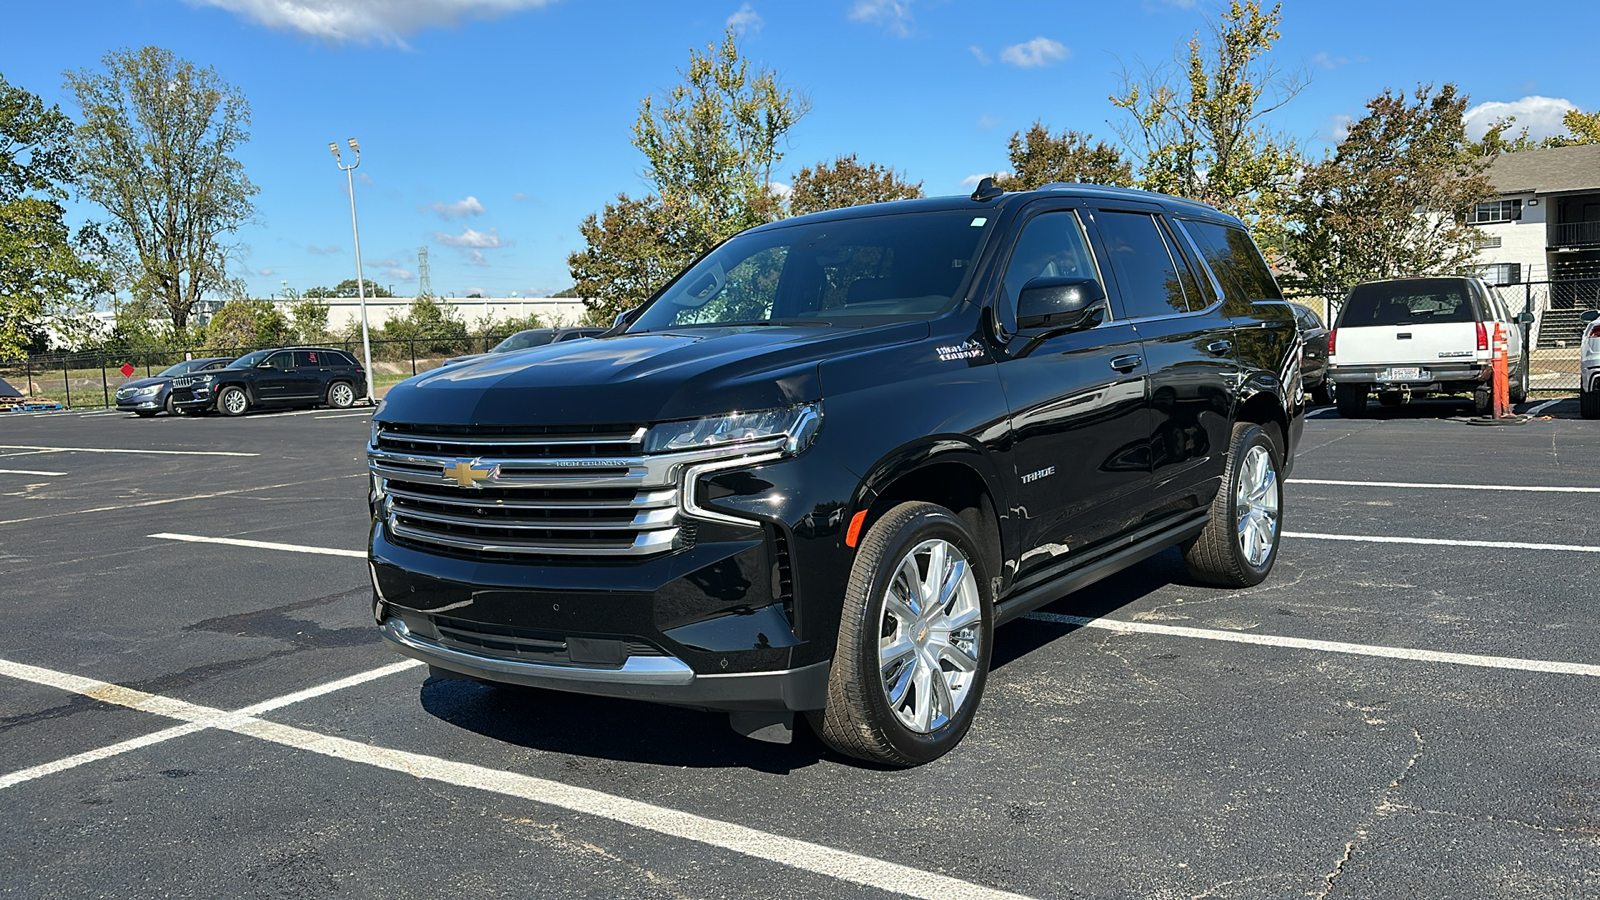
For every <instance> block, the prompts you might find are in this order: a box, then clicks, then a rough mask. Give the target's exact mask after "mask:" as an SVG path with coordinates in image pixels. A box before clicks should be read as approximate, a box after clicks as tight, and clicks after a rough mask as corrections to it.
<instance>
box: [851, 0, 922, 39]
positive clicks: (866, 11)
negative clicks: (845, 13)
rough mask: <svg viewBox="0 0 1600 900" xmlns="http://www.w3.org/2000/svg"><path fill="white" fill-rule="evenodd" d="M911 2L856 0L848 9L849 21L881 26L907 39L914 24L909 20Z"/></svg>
mask: <svg viewBox="0 0 1600 900" xmlns="http://www.w3.org/2000/svg"><path fill="white" fill-rule="evenodd" d="M912 2H913V0H856V4H855V6H852V7H851V8H850V19H851V20H852V21H855V22H871V23H873V24H874V25H882V26H883V27H885V28H887V29H889V31H891V32H892V33H894V34H896V35H898V36H900V37H909V36H910V34H911V28H912V25H913V24H914V23H913V21H912V18H911V4H912Z"/></svg>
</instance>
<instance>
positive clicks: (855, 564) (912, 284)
mask: <svg viewBox="0 0 1600 900" xmlns="http://www.w3.org/2000/svg"><path fill="white" fill-rule="evenodd" d="M1300 352H1301V351H1300V343H1299V337H1298V330H1297V329H1296V326H1295V317H1294V313H1293V311H1292V310H1291V309H1290V307H1289V305H1288V304H1286V303H1285V302H1284V301H1283V299H1282V298H1281V295H1280V294H1279V292H1278V288H1277V287H1276V285H1275V284H1274V282H1273V279H1272V276H1271V274H1270V272H1269V271H1268V268H1267V266H1266V264H1265V263H1264V262H1263V260H1262V258H1261V255H1260V253H1259V252H1258V251H1257V249H1256V247H1255V245H1254V243H1252V241H1251V239H1250V236H1249V234H1248V233H1247V232H1246V231H1245V229H1244V227H1243V226H1242V225H1241V224H1240V223H1239V222H1238V220H1236V219H1233V218H1231V217H1229V216H1225V215H1223V214H1221V213H1218V212H1217V211H1216V210H1214V209H1212V208H1210V207H1207V206H1202V205H1199V204H1195V203H1191V202H1188V201H1184V200H1179V199H1175V198H1172V197H1164V196H1159V195H1153V194H1148V193H1143V192H1138V191H1128V190H1118V189H1109V188H1095V187H1087V186H1081V185H1060V186H1050V187H1049V188H1046V189H1041V190H1037V191H1030V192H1026V193H1014V194H1007V193H1002V192H1000V191H998V190H995V189H994V188H992V187H991V186H990V185H987V184H985V185H982V186H980V188H979V190H978V191H977V192H975V193H974V194H973V195H972V196H971V197H970V198H968V197H961V198H943V199H927V200H908V201H902V202H896V203H888V204H881V205H875V206H865V207H857V208H854V209H845V210H836V211H832V212H825V213H818V214H814V215H810V216H803V217H799V218H794V219H788V220H784V221H781V222H776V223H773V224H770V225H764V226H761V227H759V228H754V229H751V230H749V231H746V232H744V233H742V234H739V235H737V236H736V237H734V238H732V239H730V240H729V241H727V242H726V243H724V244H722V245H721V246H720V247H718V248H717V249H716V250H714V251H712V252H711V253H709V254H707V255H706V256H705V257H703V258H702V259H700V260H699V261H698V262H696V263H695V264H693V265H692V266H690V267H689V268H688V269H686V270H685V271H684V272H682V273H680V274H679V275H678V276H677V277H676V278H675V279H674V280H673V281H671V282H670V283H669V284H668V285H667V286H666V287H664V288H662V289H661V290H660V291H659V292H657V293H656V294H655V295H654V296H653V297H651V298H650V300H649V301H648V302H647V303H645V304H644V305H643V306H641V307H640V308H639V309H636V310H632V311H630V312H629V313H626V314H624V315H623V316H621V317H619V322H618V323H617V325H616V326H615V327H614V328H613V329H612V330H610V331H609V332H607V333H606V334H605V335H603V336H601V337H600V338H598V339H595V340H590V341H582V342H577V343H573V344H567V345H561V344H553V345H550V346H547V347H541V348H535V349H532V350H527V351H523V352H521V353H517V354H513V355H511V356H502V357H499V358H494V357H490V358H486V359H482V360H476V361H472V362H467V363H463V364H461V365H459V366H452V367H449V368H445V369H439V370H436V371H434V372H429V373H426V374H423V375H420V376H417V377H415V378H411V379H409V380H407V381H405V382H402V383H401V384H399V385H397V386H396V387H395V388H393V389H392V390H391V391H390V392H389V394H388V396H387V397H386V399H385V401H384V403H383V404H381V405H380V407H379V409H378V412H377V414H376V416H375V419H374V424H373V426H372V435H371V443H370V446H369V450H368V459H369V463H370V469H371V472H372V494H371V503H372V509H373V513H374V523H373V527H372V530H371V563H372V575H373V587H374V610H373V611H374V614H375V615H376V618H377V622H378V623H379V625H380V628H381V631H382V633H383V635H384V636H385V637H386V638H387V639H388V640H389V641H390V642H391V643H392V645H393V646H394V647H395V648H396V649H397V650H398V651H399V652H401V653H403V654H406V655H408V656H411V657H414V658H416V659H420V660H424V661H426V662H427V663H428V664H429V665H430V666H431V671H432V672H433V673H434V674H435V675H440V676H445V677H455V678H470V679H475V680H478V681H483V682H490V683H510V684H520V685H531V686H537V687H543V688H554V689H559V690H566V691H576V692H582V693H588V694H596V695H607V696H614V697H631V698H640V699H646V700H653V701H659V702H662V703H669V704H677V705H682V706H690V707H698V708H702V709H715V710H726V711H728V712H730V713H731V722H732V724H733V727H734V728H735V730H737V731H740V732H742V733H744V734H748V735H751V736H753V737H758V738H762V739H767V740H777V741H784V740H787V739H788V738H789V736H790V734H791V729H792V727H793V722H794V714H795V713H797V712H804V713H806V714H807V716H808V717H809V719H810V721H811V724H812V727H813V728H814V729H815V730H816V732H817V733H818V734H819V735H821V737H822V738H823V740H825V741H826V742H827V743H828V744H830V745H831V746H833V747H835V748H837V749H838V750H840V751H842V752H844V753H847V754H851V755H854V756H859V757H862V758H866V759H872V760H877V761H880V762H884V763H888V764H892V765H912V764H917V763H921V762H926V761H928V760H931V759H934V758H936V757H938V756H940V755H941V754H943V753H944V752H946V751H948V750H949V749H950V748H951V747H953V746H954V745H955V744H956V743H957V742H958V741H959V740H960V739H961V737H962V735H963V734H965V732H966V730H967V728H968V726H969V725H970V723H971V722H972V718H973V714H974V711H975V710H976V709H977V707H978V703H979V699H980V697H981V695H982V693H983V689H984V682H985V679H986V676H987V672H988V668H989V659H990V654H991V653H992V651H993V648H994V640H995V627H996V626H997V625H1000V624H1003V623H1005V622H1007V621H1009V620H1012V619H1015V618H1017V617H1018V616H1021V615H1022V614H1024V613H1026V612H1028V611H1030V610H1033V609H1036V608H1038V607H1040V606H1043V605H1044V604H1046V603H1049V602H1051V601H1053V600H1056V599H1058V598H1060V597H1061V596H1063V595H1064V594H1066V593H1068V592H1069V591H1072V590H1074V589H1076V588H1078V587H1080V586H1082V585H1085V584H1088V583H1090V582H1092V581H1094V580H1096V579H1100V578H1104V577H1106V576H1108V575H1111V574H1113V573H1115V572H1117V571H1119V570H1121V569H1123V568H1125V567H1127V566H1129V565H1132V564H1134V563H1137V562H1139V561H1140V560H1143V559H1145V558H1147V557H1149V556H1151V555H1153V554H1155V553H1158V552H1160V551H1161V550H1163V549H1165V548H1167V547H1171V546H1173V545H1179V546H1181V547H1182V548H1183V552H1184V557H1185V559H1186V560H1187V562H1188V565H1189V567H1190V570H1191V571H1192V572H1193V574H1194V576H1195V577H1196V578H1199V579H1202V580H1204V581H1207V582H1210V583H1215V584H1220V585H1230V586H1242V585H1250V584H1255V583H1258V582H1260V581H1261V580H1262V579H1263V578H1265V577H1266V576H1267V574H1268V572H1269V571H1270V570H1271V568H1272V565H1273V561H1274V559H1275V558H1276V553H1277V547H1278V539H1279V535H1280V518H1279V517H1280V509H1281V501H1282V488H1281V485H1282V480H1283V478H1284V477H1285V476H1286V475H1287V473H1288V470H1289V466H1290V461H1291V460H1292V459H1293V452H1294V447H1295V445H1296V443H1297V442H1298V439H1299V435H1300V432H1301V430H1302V427H1303V425H1304V416H1303V412H1304V409H1303V406H1302V405H1301V404H1302V399H1301V397H1302V395H1301V382H1300V373H1299V365H1300Z"/></svg>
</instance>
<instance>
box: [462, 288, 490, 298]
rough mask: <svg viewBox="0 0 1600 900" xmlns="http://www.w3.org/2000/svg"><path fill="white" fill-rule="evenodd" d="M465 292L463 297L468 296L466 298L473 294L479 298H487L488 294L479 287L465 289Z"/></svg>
mask: <svg viewBox="0 0 1600 900" xmlns="http://www.w3.org/2000/svg"><path fill="white" fill-rule="evenodd" d="M465 291H466V294H465V296H468V297H470V296H472V295H473V294H477V295H478V296H479V297H487V296H489V292H488V291H487V290H485V289H483V288H481V287H469V288H465Z"/></svg>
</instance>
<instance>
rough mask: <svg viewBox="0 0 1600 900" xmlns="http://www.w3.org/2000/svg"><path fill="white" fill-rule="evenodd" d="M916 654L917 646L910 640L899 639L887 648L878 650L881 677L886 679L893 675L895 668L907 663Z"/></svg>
mask: <svg viewBox="0 0 1600 900" xmlns="http://www.w3.org/2000/svg"><path fill="white" fill-rule="evenodd" d="M916 653H917V645H916V644H914V643H912V641H911V639H910V638H901V639H899V640H897V641H895V642H894V643H892V644H890V645H889V646H887V647H879V648H878V668H879V669H881V670H882V672H883V677H884V678H888V677H889V676H890V675H892V674H894V671H895V666H897V665H902V664H905V663H907V662H909V661H910V660H912V659H913V658H914V657H915V656H916Z"/></svg>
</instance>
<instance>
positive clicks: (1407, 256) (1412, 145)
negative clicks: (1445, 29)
mask: <svg viewBox="0 0 1600 900" xmlns="http://www.w3.org/2000/svg"><path fill="white" fill-rule="evenodd" d="M1466 106H1467V96H1466V95H1465V94H1462V93H1460V92H1458V91H1457V89H1456V87H1455V85H1453V84H1446V85H1444V86H1443V87H1442V88H1440V89H1439V90H1438V91H1437V92H1435V91H1434V90H1433V86H1432V85H1423V86H1420V87H1418V88H1417V90H1416V92H1415V93H1414V94H1410V95H1408V94H1407V93H1406V92H1404V91H1400V92H1395V91H1389V90H1386V91H1384V92H1383V93H1382V94H1381V95H1379V96H1377V97H1374V98H1373V99H1371V100H1369V101H1367V114H1366V115H1365V116H1363V117H1362V118H1361V119H1360V120H1359V121H1357V122H1355V123H1354V124H1352V125H1351V126H1350V133H1349V135H1348V136H1346V137H1345V139H1344V140H1342V141H1340V142H1339V146H1338V148H1337V149H1336V150H1335V151H1334V152H1333V153H1332V154H1331V155H1329V156H1327V157H1326V158H1324V159H1323V160H1322V161H1321V162H1318V163H1316V164H1314V165H1311V166H1308V167H1307V168H1306V170H1305V173H1304V175H1303V176H1302V177H1301V179H1300V183H1299V187H1298V190H1297V192H1296V194H1295V196H1294V198H1293V200H1292V201H1291V202H1290V203H1289V210H1288V211H1289V219H1290V220H1291V221H1293V222H1295V223H1296V225H1295V227H1294V228H1293V229H1291V230H1290V231H1289V233H1288V237H1287V241H1286V245H1285V252H1286V255H1287V256H1288V259H1289V261H1290V262H1291V263H1292V267H1293V271H1292V272H1291V273H1290V274H1288V275H1286V276H1285V279H1284V280H1285V282H1286V284H1287V285H1288V286H1291V287H1300V288H1303V289H1307V290H1311V291H1315V292H1318V293H1321V294H1323V295H1325V296H1331V295H1335V294H1337V293H1338V292H1340V291H1342V290H1343V289H1344V288H1347V287H1349V286H1350V285H1352V284H1355V283H1356V282H1358V281H1364V280H1366V279H1370V278H1388V277H1394V276H1401V275H1434V274H1441V273H1454V272H1464V271H1469V270H1470V269H1471V268H1472V266H1473V262H1474V259H1475V255H1476V249H1477V245H1476V243H1475V241H1474V237H1475V234H1474V231H1473V229H1472V228H1471V227H1470V226H1468V225H1466V224H1465V216H1466V213H1467V212H1468V211H1469V210H1471V209H1472V207H1473V205H1474V204H1476V203H1479V202H1481V201H1483V200H1486V199H1488V198H1489V197H1491V196H1493V194H1494V189H1493V188H1492V187H1491V186H1490V184H1489V179H1488V177H1487V176H1486V175H1485V171H1486V170H1487V169H1488V166H1489V163H1490V158H1488V157H1485V156H1483V155H1482V154H1481V153H1480V152H1479V150H1478V147H1477V145H1475V144H1473V143H1472V142H1471V141H1469V140H1467V137H1466V133H1465V127H1464V125H1463V120H1462V114H1463V113H1464V112H1465V111H1466Z"/></svg>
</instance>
